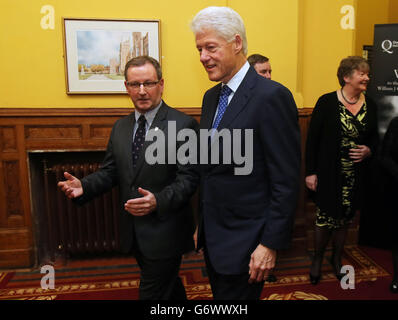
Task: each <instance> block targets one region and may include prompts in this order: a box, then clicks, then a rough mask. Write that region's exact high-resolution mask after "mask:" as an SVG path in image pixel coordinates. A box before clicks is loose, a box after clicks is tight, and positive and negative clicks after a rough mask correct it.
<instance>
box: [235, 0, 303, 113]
mask: <svg viewBox="0 0 398 320" xmlns="http://www.w3.org/2000/svg"><path fill="white" fill-rule="evenodd" d="M228 6H229V7H231V8H232V9H234V10H236V11H237V12H238V13H239V14H240V15H241V17H242V19H243V20H244V22H245V26H246V32H247V39H248V44H249V45H248V49H249V52H248V55H250V54H253V53H260V54H263V55H265V56H267V57H268V58H270V62H271V66H272V79H273V80H275V81H278V82H281V83H283V84H284V85H285V86H286V87H288V88H289V89H290V90H291V91H292V93H293V95H294V97H295V100H296V103H297V105H299V106H301V105H302V96H301V92H300V90H299V88H298V84H299V82H298V66H299V56H298V51H299V45H300V44H299V35H300V34H301V29H300V27H301V26H299V8H300V0H284V1H280V0H268V1H242V0H230V1H228Z"/></svg>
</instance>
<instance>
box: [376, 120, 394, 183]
mask: <svg viewBox="0 0 398 320" xmlns="http://www.w3.org/2000/svg"><path fill="white" fill-rule="evenodd" d="M396 139H398V118H394V119H393V120H391V123H390V125H389V126H388V129H387V132H386V133H385V135H384V139H383V145H382V149H381V157H380V162H381V165H382V166H383V168H384V169H386V170H387V172H388V173H389V174H390V175H391V176H392V177H393V178H394V180H395V181H398V163H397V162H396V161H395V160H394V158H393V156H392V153H393V148H394V145H396V143H394V141H396Z"/></svg>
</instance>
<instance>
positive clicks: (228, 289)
mask: <svg viewBox="0 0 398 320" xmlns="http://www.w3.org/2000/svg"><path fill="white" fill-rule="evenodd" d="M231 254H233V252H232V253H231ZM204 256H205V261H206V268H207V274H208V276H209V281H210V286H211V291H212V292H213V298H214V300H258V299H260V296H261V292H262V290H263V286H264V282H265V281H261V282H255V283H252V284H249V282H248V281H249V277H250V276H249V273H248V272H246V273H242V274H237V275H225V274H220V273H218V272H216V271H215V269H214V267H213V265H212V264H211V261H210V259H209V256H208V253H207V250H206V248H205V250H204ZM247 264H249V261H248V262H247Z"/></svg>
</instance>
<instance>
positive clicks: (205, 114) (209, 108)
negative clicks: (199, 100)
mask: <svg viewBox="0 0 398 320" xmlns="http://www.w3.org/2000/svg"><path fill="white" fill-rule="evenodd" d="M220 92H221V83H219V84H218V85H216V86H215V87H213V88H212V89H210V90H209V92H208V95H209V97H208V98H207V99H206V101H205V104H204V105H203V107H202V116H201V119H200V128H201V129H210V128H211V126H212V124H213V119H214V115H215V113H216V109H217V105H218V100H219V98H220Z"/></svg>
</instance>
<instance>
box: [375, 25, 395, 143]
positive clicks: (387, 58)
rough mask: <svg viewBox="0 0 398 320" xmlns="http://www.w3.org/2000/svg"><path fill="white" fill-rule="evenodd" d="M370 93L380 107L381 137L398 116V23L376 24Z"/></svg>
mask: <svg viewBox="0 0 398 320" xmlns="http://www.w3.org/2000/svg"><path fill="white" fill-rule="evenodd" d="M372 54H373V59H372V66H371V76H372V78H371V81H370V83H369V88H368V94H369V96H370V97H372V98H373V100H375V102H376V103H377V105H378V107H379V128H380V138H383V136H384V133H385V131H386V130H387V127H388V125H389V123H390V121H391V119H392V118H393V117H395V116H398V24H376V25H375V29H374V42H373V51H372Z"/></svg>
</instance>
